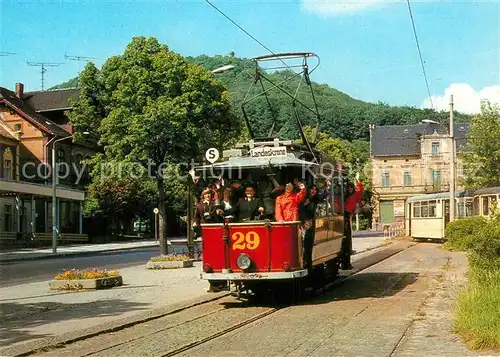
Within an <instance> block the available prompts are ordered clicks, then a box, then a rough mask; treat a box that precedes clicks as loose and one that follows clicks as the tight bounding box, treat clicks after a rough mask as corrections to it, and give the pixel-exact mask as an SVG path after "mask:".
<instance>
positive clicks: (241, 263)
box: [236, 254, 252, 270]
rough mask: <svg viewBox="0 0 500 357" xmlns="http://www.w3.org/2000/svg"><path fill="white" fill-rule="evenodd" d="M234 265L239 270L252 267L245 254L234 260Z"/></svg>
mask: <svg viewBox="0 0 500 357" xmlns="http://www.w3.org/2000/svg"><path fill="white" fill-rule="evenodd" d="M236 265H238V267H239V268H240V269H241V270H246V269H248V268H250V265H252V260H251V259H250V257H249V256H248V255H247V254H240V255H239V256H238V258H237V259H236Z"/></svg>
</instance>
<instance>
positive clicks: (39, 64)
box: [26, 61, 62, 91]
mask: <svg viewBox="0 0 500 357" xmlns="http://www.w3.org/2000/svg"><path fill="white" fill-rule="evenodd" d="M26 64H27V65H28V66H36V67H41V75H42V91H43V88H44V87H43V85H44V82H45V72H47V69H46V67H57V66H59V65H61V64H62V63H50V62H29V61H26Z"/></svg>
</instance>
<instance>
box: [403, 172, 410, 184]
mask: <svg viewBox="0 0 500 357" xmlns="http://www.w3.org/2000/svg"><path fill="white" fill-rule="evenodd" d="M403 184H404V186H411V184H412V183H411V170H409V169H406V170H405V171H404V176H403Z"/></svg>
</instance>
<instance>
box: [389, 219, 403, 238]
mask: <svg viewBox="0 0 500 357" xmlns="http://www.w3.org/2000/svg"><path fill="white" fill-rule="evenodd" d="M404 233H405V224H404V223H403V222H398V223H392V224H386V225H384V239H391V238H394V237H398V236H400V235H401V234H404Z"/></svg>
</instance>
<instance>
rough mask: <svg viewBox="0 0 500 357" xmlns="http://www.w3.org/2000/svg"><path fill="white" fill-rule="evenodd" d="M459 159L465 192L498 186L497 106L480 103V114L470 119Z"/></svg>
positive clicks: (499, 121)
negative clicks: (466, 190) (462, 168)
mask: <svg viewBox="0 0 500 357" xmlns="http://www.w3.org/2000/svg"><path fill="white" fill-rule="evenodd" d="M459 157H461V159H462V160H463V165H464V168H465V172H466V174H465V177H464V178H463V179H462V183H463V184H464V185H465V186H466V187H467V188H468V189H477V188H480V187H487V186H490V185H499V184H500V107H499V105H498V104H495V105H492V104H491V103H489V102H483V103H482V104H481V114H479V115H476V116H475V117H473V118H472V121H471V129H470V131H469V133H468V135H467V144H466V146H465V148H464V151H463V152H462V153H461V154H460V155H459Z"/></svg>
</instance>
